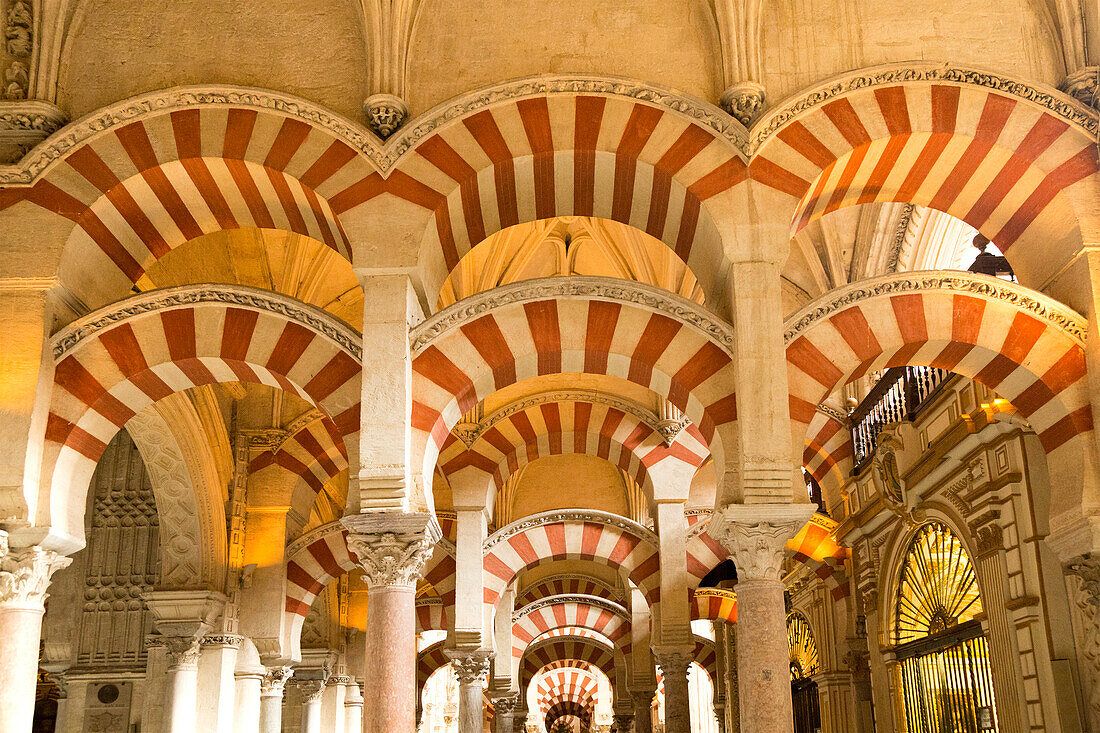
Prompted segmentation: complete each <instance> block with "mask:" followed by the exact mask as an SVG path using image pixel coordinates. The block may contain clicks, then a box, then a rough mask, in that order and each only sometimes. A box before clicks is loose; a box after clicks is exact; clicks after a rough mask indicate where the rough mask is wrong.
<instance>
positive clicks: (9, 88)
mask: <svg viewBox="0 0 1100 733" xmlns="http://www.w3.org/2000/svg"><path fill="white" fill-rule="evenodd" d="M32 7H33V6H32V5H31V3H30V2H28V0H10V2H9V5H8V12H7V14H6V17H5V23H4V39H5V42H4V47H5V49H6V50H7V52H8V56H10V57H11V63H10V64H9V65H8V68H6V69H5V70H4V92H3V97H4V99H12V100H19V99H26V98H27V96H28V93H29V91H30V64H31V60H30V59H31V54H32V53H33V51H34V38H33V34H34V16H33V15H32V12H33V11H32Z"/></svg>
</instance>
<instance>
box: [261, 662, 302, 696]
mask: <svg viewBox="0 0 1100 733" xmlns="http://www.w3.org/2000/svg"><path fill="white" fill-rule="evenodd" d="M293 676H294V669H293V668H292V667H268V668H267V669H266V671H265V672H264V676H263V678H261V679H260V697H282V696H283V691H284V690H285V689H286V683H287V680H289V679H290V678H291V677H293Z"/></svg>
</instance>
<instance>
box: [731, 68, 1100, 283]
mask: <svg viewBox="0 0 1100 733" xmlns="http://www.w3.org/2000/svg"><path fill="white" fill-rule="evenodd" d="M962 76H964V75H962V74H960V75H958V77H957V78H959V79H961V78H962ZM841 83H843V82H841ZM1006 88H1008V87H1007V85H1006ZM1065 105H1066V106H1067V107H1072V106H1074V105H1075V102H1074V100H1072V99H1071V98H1070V97H1066V98H1065ZM776 117H777V119H783V120H784V124H782V126H780V127H779V128H778V130H777V131H775V132H774V133H772V134H771V135H770V136H769V137H768V139H767V141H766V142H765V143H764V144H763V145H762V146H761V147H760V149H759V150H758V151H757V153H756V156H755V157H754V160H753V165H754V167H755V166H756V165H757V164H758V163H760V162H761V160H767V161H769V163H771V164H773V165H774V166H776V167H777V168H779V169H781V170H782V171H784V172H785V176H784V178H783V179H782V180H783V181H784V184H785V186H784V188H785V190H786V192H787V193H789V194H791V195H792V196H794V197H796V198H798V199H799V203H798V207H797V211H796V212H795V214H794V216H793V222H792V232H793V231H798V230H799V229H801V228H802V227H804V226H805V225H806V224H808V223H809V222H811V221H813V220H814V219H816V218H819V217H821V216H823V215H825V214H827V213H829V212H831V211H835V210H836V209H839V208H841V207H844V206H851V205H855V204H865V203H875V202H886V201H903V202H910V203H914V204H918V205H921V206H929V207H931V208H934V209H939V210H940V211H944V212H946V213H948V214H951V215H952V216H955V217H957V218H959V219H962V220H963V221H965V222H967V223H968V224H970V225H971V226H973V227H975V228H976V229H978V230H979V231H981V232H982V233H983V234H985V235H986V236H987V237H989V238H990V239H991V240H992V241H993V242H995V243H996V244H997V246H998V247H999V248H1000V249H1001V250H1002V251H1003V252H1005V253H1006V254H1007V255H1008V257H1009V259H1010V260H1012V262H1013V264H1014V266H1015V267H1016V272H1017V274H1018V275H1020V276H1021V277H1022V279H1023V280H1024V281H1025V282H1030V281H1031V278H1030V275H1031V274H1032V273H1036V272H1037V271H1038V272H1044V273H1045V274H1051V273H1050V272H1049V270H1048V269H1047V268H1046V267H1044V264H1045V263H1044V262H1042V258H1050V257H1052V256H1053V257H1054V260H1055V261H1056V262H1057V263H1062V262H1064V261H1065V259H1066V257H1067V256H1069V255H1070V254H1071V253H1072V251H1073V248H1074V247H1075V246H1079V244H1080V233H1079V231H1078V224H1077V218H1078V216H1077V210H1078V209H1080V210H1085V209H1084V208H1083V207H1084V206H1087V205H1088V204H1087V202H1088V201H1089V199H1090V198H1091V197H1093V196H1094V195H1095V194H1094V193H1092V191H1091V186H1092V185H1093V184H1092V183H1089V182H1087V181H1088V179H1091V178H1093V177H1094V176H1095V174H1096V172H1097V151H1096V144H1095V139H1094V136H1093V135H1090V134H1089V133H1088V132H1087V131H1085V130H1084V129H1083V128H1081V127H1079V126H1078V125H1076V124H1072V123H1071V122H1069V121H1067V120H1066V119H1064V118H1063V117H1061V116H1058V115H1056V114H1054V113H1052V111H1051V110H1048V109H1046V108H1044V107H1042V106H1039V105H1038V104H1035V103H1033V102H1031V101H1028V100H1026V99H1024V98H1023V97H1016V96H1013V95H1012V94H1010V93H1007V92H1004V91H992V90H990V89H989V88H987V87H984V86H979V85H977V84H969V83H965V82H955V81H954V80H952V81H928V80H917V81H911V82H907V83H900V84H898V83H885V84H877V85H876V84H862V85H859V86H858V87H856V88H854V89H853V90H852V91H848V92H846V93H843V94H839V95H835V96H832V97H831V98H830V99H829V100H828V101H826V102H824V103H821V104H816V105H813V106H812V107H809V108H808V109H806V110H805V111H802V112H801V113H798V114H788V110H777V111H776ZM1018 245H1023V246H1019V250H1020V251H1019V252H1017V251H1015V250H1016V248H1017V246H1018ZM1025 249H1027V250H1029V251H1028V252H1027V253H1025V252H1023V250H1025ZM1017 255H1019V256H1017Z"/></svg>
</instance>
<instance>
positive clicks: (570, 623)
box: [512, 596, 630, 661]
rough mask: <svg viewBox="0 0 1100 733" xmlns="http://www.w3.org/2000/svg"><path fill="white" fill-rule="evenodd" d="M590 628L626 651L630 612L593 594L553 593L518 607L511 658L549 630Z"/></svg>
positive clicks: (515, 656) (518, 658) (628, 643)
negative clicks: (529, 604) (555, 594)
mask: <svg viewBox="0 0 1100 733" xmlns="http://www.w3.org/2000/svg"><path fill="white" fill-rule="evenodd" d="M563 627H577V628H585V629H591V630H592V631H595V632H597V633H598V634H601V635H602V636H604V637H605V638H607V639H608V640H609V641H610V642H611V643H612V644H613V645H614V646H615V647H617V648H620V649H622V650H623V652H624V653H627V652H628V651H629V646H630V615H629V614H628V613H627V612H626V611H625V610H624V609H622V608H621V607H617V606H615V605H614V604H611V603H609V602H604V601H601V600H600V599H599V598H597V597H595V596H591V597H588V598H586V597H584V596H552V597H550V598H548V599H545V600H543V601H536V602H535V603H534V604H531V606H527V607H525V608H521V609H519V610H518V611H517V612H516V614H515V618H514V620H513V622H512V657H513V658H514V659H515V660H517V661H518V660H520V659H521V658H522V657H523V653H524V652H525V651H526V650H527V647H528V646H529V645H530V644H531V642H532V641H534V640H535V639H537V638H539V637H541V636H542V635H543V634H545V633H546V632H548V631H550V630H552V629H560V628H563Z"/></svg>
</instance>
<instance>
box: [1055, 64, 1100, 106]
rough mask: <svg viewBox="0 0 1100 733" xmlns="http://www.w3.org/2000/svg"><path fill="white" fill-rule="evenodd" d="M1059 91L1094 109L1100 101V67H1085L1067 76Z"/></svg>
mask: <svg viewBox="0 0 1100 733" xmlns="http://www.w3.org/2000/svg"><path fill="white" fill-rule="evenodd" d="M1058 89H1060V90H1061V91H1063V92H1065V93H1066V94H1068V95H1070V96H1071V97H1073V98H1074V99H1076V100H1077V101H1078V102H1081V103H1082V104H1086V105H1088V106H1089V107H1092V108H1093V109H1097V108H1098V101H1100V66H1084V67H1082V68H1080V69H1078V70H1077V71H1074V72H1071V73H1069V74H1067V75H1066V78H1065V79H1063V80H1062V83H1061V84H1059V85H1058Z"/></svg>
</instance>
